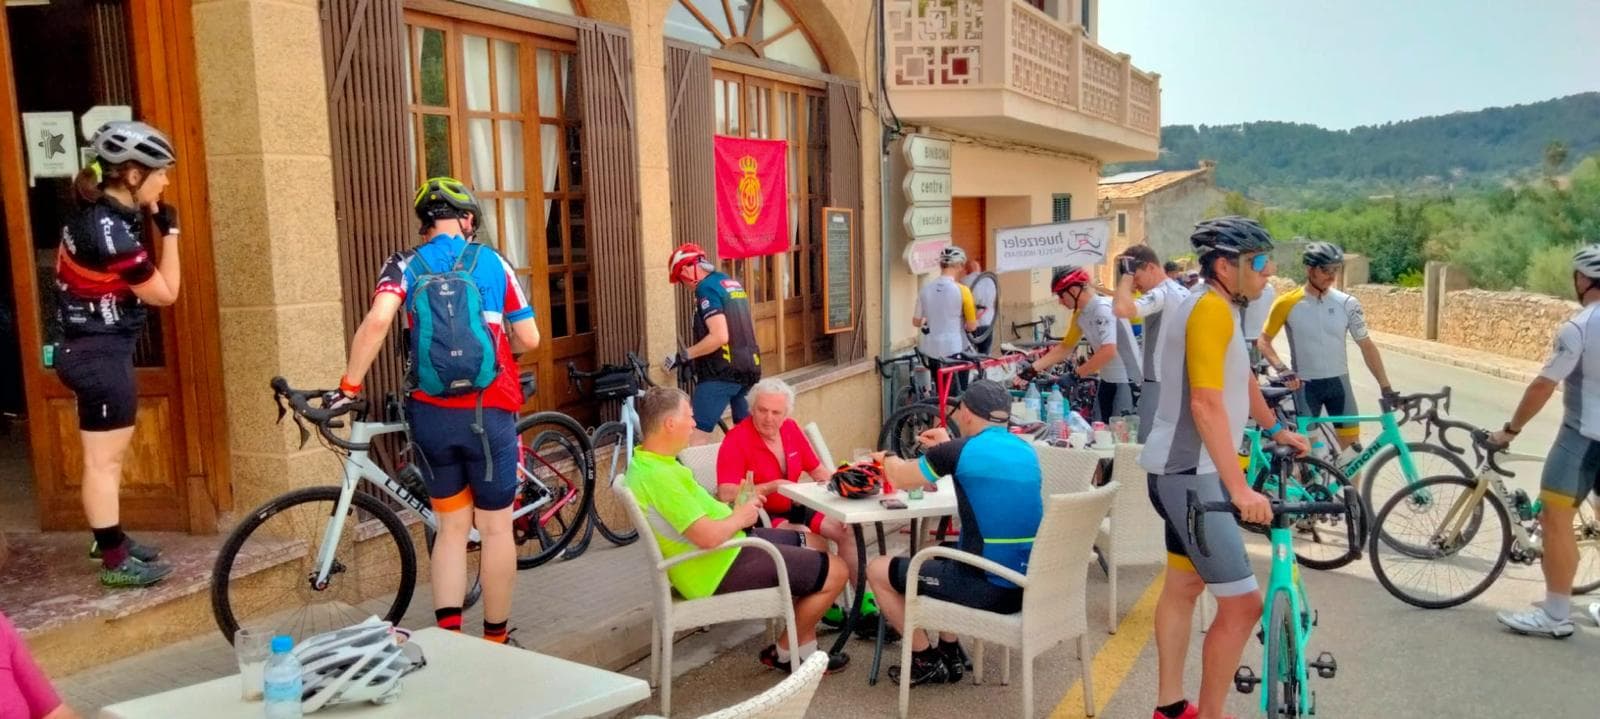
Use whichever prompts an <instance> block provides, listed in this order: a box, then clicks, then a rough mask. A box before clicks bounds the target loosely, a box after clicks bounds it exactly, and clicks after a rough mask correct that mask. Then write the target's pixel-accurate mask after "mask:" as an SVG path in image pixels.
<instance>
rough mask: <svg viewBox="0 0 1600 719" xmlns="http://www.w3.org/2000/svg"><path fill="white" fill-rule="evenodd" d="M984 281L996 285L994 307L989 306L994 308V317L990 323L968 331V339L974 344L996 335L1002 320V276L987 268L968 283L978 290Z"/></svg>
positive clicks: (970, 286) (981, 342)
mask: <svg viewBox="0 0 1600 719" xmlns="http://www.w3.org/2000/svg"><path fill="white" fill-rule="evenodd" d="M984 281H988V282H989V284H990V285H992V286H993V287H994V307H991V308H989V309H992V310H994V317H993V318H991V320H990V322H989V324H987V325H982V326H980V327H978V329H976V330H974V331H972V332H968V333H967V340H968V341H970V342H971V343H972V344H974V345H980V344H983V343H984V342H985V341H987V340H988V339H989V338H991V337H994V328H995V326H996V325H998V324H999V320H1000V278H999V277H998V276H996V275H995V273H993V272H989V271H987V270H986V271H983V272H979V273H978V276H977V277H974V278H972V284H970V285H968V287H969V288H970V289H972V290H976V289H977V288H978V283H979V282H984Z"/></svg>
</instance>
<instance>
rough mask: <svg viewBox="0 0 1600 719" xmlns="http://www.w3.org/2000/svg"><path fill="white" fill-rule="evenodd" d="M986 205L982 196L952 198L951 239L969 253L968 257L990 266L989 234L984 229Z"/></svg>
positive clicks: (987, 267)
mask: <svg viewBox="0 0 1600 719" xmlns="http://www.w3.org/2000/svg"><path fill="white" fill-rule="evenodd" d="M984 208H985V205H984V202H983V198H982V197H954V198H951V199H950V241H951V242H953V243H955V246H956V247H960V248H961V249H962V250H965V251H966V253H967V258H968V259H973V260H977V261H979V262H982V263H983V268H984V269H986V270H988V269H993V268H992V267H990V266H989V255H988V252H987V250H988V247H989V234H988V233H987V232H986V231H985V230H984V222H985V219H986V218H985V216H984V215H985V210H984Z"/></svg>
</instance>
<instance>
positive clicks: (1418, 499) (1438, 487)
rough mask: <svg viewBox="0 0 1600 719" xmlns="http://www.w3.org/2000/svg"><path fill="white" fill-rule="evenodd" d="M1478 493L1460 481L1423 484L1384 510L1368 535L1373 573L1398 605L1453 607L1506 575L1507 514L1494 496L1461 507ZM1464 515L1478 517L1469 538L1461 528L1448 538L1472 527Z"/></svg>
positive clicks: (1474, 485)
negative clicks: (1466, 513)
mask: <svg viewBox="0 0 1600 719" xmlns="http://www.w3.org/2000/svg"><path fill="white" fill-rule="evenodd" d="M1477 486H1478V484H1477V482H1476V481H1472V480H1466V479H1462V478H1460V477H1429V478H1427V479H1424V480H1422V481H1421V482H1418V483H1417V485H1416V486H1415V487H1412V488H1411V489H1409V490H1402V491H1400V492H1398V493H1396V494H1395V495H1394V496H1393V497H1390V498H1389V501H1388V502H1385V503H1384V505H1383V509H1381V510H1379V512H1378V516H1377V520H1376V524H1377V526H1376V528H1375V531H1373V532H1372V533H1371V534H1372V539H1371V540H1370V553H1371V555H1372V572H1373V574H1376V575H1377V577H1378V583H1379V584H1382V585H1383V588H1384V589H1386V590H1388V591H1389V593H1390V594H1393V595H1394V596H1395V598H1396V599H1399V600H1400V601H1402V602H1405V603H1407V604H1410V605H1412V606H1417V607H1422V608H1423V609H1444V608H1447V607H1454V606H1457V605H1460V604H1464V603H1466V602H1468V601H1471V600H1472V598H1473V597H1476V596H1478V595H1479V594H1482V593H1483V591H1484V590H1486V589H1488V588H1489V585H1491V584H1493V583H1494V580H1495V579H1496V578H1498V577H1499V576H1500V573H1501V572H1502V571H1505V567H1506V559H1507V558H1508V557H1510V556H1511V515H1510V513H1508V512H1507V511H1506V505H1505V503H1503V502H1501V501H1500V497H1498V496H1496V495H1495V494H1494V493H1493V492H1489V493H1485V494H1484V495H1483V497H1482V499H1481V500H1480V501H1478V502H1476V503H1474V504H1473V506H1467V505H1466V503H1467V502H1469V501H1471V497H1470V495H1472V494H1474V493H1475V492H1477ZM1458 504H1460V505H1462V506H1460V507H1459V508H1458V507H1457V505H1458ZM1484 504H1487V505H1488V506H1489V508H1488V509H1487V510H1485V509H1484V508H1483V506H1482V505H1484ZM1462 512H1471V513H1472V514H1473V515H1474V516H1476V517H1478V518H1479V524H1478V526H1477V527H1476V528H1474V530H1473V531H1472V532H1471V533H1468V532H1467V531H1466V529H1467V528H1466V527H1465V526H1462V527H1461V528H1459V529H1457V530H1455V531H1451V527H1452V525H1455V524H1463V525H1465V524H1466V523H1470V521H1471V519H1470V518H1466V517H1461V516H1460V515H1461V513H1462ZM1496 523H1498V525H1497V524H1496ZM1497 526H1498V531H1496V527H1497ZM1391 537H1392V539H1391ZM1415 547H1424V548H1427V550H1428V551H1427V552H1425V553H1423V552H1417V551H1414V548H1415Z"/></svg>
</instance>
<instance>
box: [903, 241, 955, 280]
mask: <svg viewBox="0 0 1600 719" xmlns="http://www.w3.org/2000/svg"><path fill="white" fill-rule="evenodd" d="M949 246H950V236H949V235H945V236H943V237H929V238H926V239H921V240H912V241H911V242H909V243H907V244H906V251H905V258H906V266H907V267H908V268H910V269H911V274H913V275H925V274H928V273H930V272H938V271H939V253H940V252H941V251H943V250H944V248H946V247H949Z"/></svg>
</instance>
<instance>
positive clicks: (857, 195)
mask: <svg viewBox="0 0 1600 719" xmlns="http://www.w3.org/2000/svg"><path fill="white" fill-rule="evenodd" d="M828 205H829V206H831V207H848V208H850V209H852V210H854V211H855V216H856V218H857V219H856V237H855V247H854V248H853V252H852V253H851V254H852V255H853V256H854V257H855V267H854V268H852V270H851V276H852V280H851V281H852V282H854V283H855V295H856V297H858V298H862V299H861V300H860V301H861V302H862V304H863V305H864V304H865V297H866V292H865V289H864V280H865V279H866V278H865V277H864V275H865V274H866V262H865V259H864V256H863V253H864V252H865V250H864V247H865V242H864V241H863V238H864V237H865V235H866V233H867V228H866V227H863V226H862V223H863V222H864V221H865V219H866V216H865V215H863V214H862V212H861V92H860V88H859V87H858V86H857V85H856V84H855V83H853V82H842V81H832V82H829V83H828ZM855 315H856V329H855V331H852V332H843V333H840V334H837V335H834V340H833V358H834V363H835V364H846V363H849V362H853V361H855V360H858V359H861V358H862V357H864V356H866V353H867V333H866V332H865V325H864V324H863V322H864V320H863V318H864V316H865V315H866V313H865V312H863V311H862V308H860V307H857V308H856V313H855Z"/></svg>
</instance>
